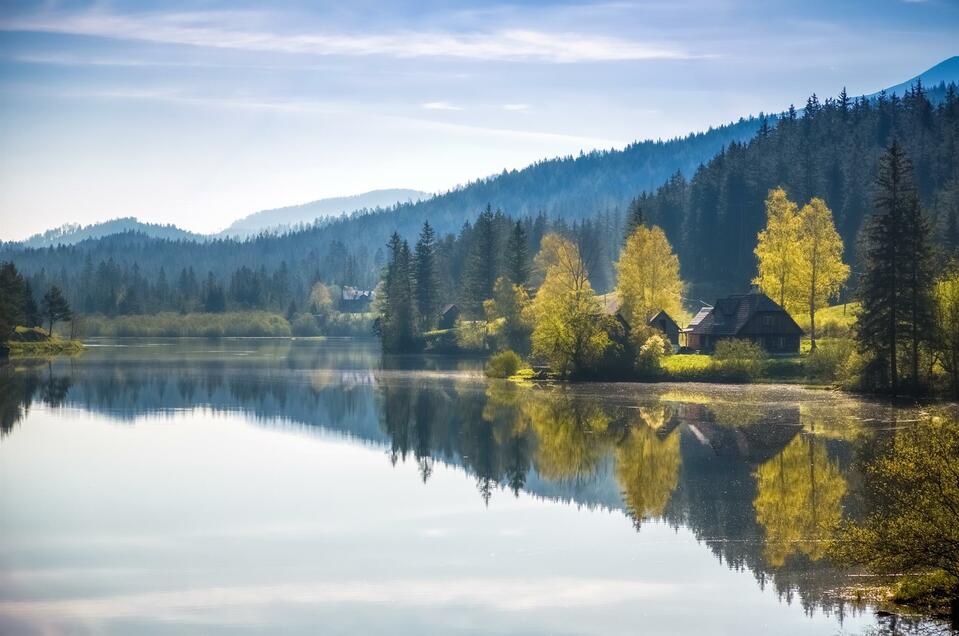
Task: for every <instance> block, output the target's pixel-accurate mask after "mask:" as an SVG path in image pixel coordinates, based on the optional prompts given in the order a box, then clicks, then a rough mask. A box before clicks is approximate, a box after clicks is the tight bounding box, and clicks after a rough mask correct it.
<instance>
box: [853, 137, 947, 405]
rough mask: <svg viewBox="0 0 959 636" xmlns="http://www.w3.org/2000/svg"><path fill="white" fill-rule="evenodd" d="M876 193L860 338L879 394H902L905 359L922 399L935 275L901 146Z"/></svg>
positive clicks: (889, 157)
mask: <svg viewBox="0 0 959 636" xmlns="http://www.w3.org/2000/svg"><path fill="white" fill-rule="evenodd" d="M876 188H877V194H876V199H875V209H876V212H875V214H874V215H873V216H872V218H871V219H870V220H869V224H868V226H867V228H866V237H865V238H866V246H865V248H864V249H865V254H864V271H863V273H862V276H861V280H860V289H859V296H860V300H861V302H862V311H861V315H860V317H859V322H858V334H857V336H858V340H859V345H860V348H861V349H862V350H863V351H864V352H868V353H870V354H871V355H873V356H874V362H873V369H872V371H873V374H872V375H873V376H874V377H873V382H874V385H875V386H876V387H877V388H881V389H887V390H890V391H892V392H893V393H896V392H898V391H899V388H900V380H901V370H900V368H899V365H898V362H899V358H900V356H902V355H903V354H905V357H906V358H907V359H908V361H909V363H910V372H911V376H912V377H911V386H912V390H913V392H914V393H917V392H918V391H919V380H920V379H919V354H920V352H919V348H920V344H921V342H922V340H923V338H924V337H925V334H926V333H929V331H930V330H931V328H932V324H931V323H932V304H931V298H932V295H931V294H932V285H933V279H934V271H933V268H932V262H933V261H932V253H931V249H932V248H931V245H930V243H929V235H930V230H929V224H928V221H927V220H926V219H925V217H924V216H923V214H922V210H921V208H920V205H919V199H918V195H917V193H916V187H915V183H914V181H913V168H912V164H911V162H910V161H909V159H908V158H907V157H906V155H905V152H904V151H903V149H902V147H901V146H900V145H899V143H898V142H896V141H893V143H892V144H891V145H890V146H889V149H888V150H887V151H886V152H885V153H884V154H883V156H882V157H881V158H880V161H879V175H878V177H877V179H876Z"/></svg>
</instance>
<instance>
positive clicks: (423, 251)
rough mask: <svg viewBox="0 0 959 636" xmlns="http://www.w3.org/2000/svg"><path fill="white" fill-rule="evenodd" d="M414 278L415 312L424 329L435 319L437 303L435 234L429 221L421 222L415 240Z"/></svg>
mask: <svg viewBox="0 0 959 636" xmlns="http://www.w3.org/2000/svg"><path fill="white" fill-rule="evenodd" d="M414 261H415V262H414V270H415V271H414V280H415V283H416V313H417V315H418V316H419V321H420V328H421V329H423V330H424V331H425V330H427V329H429V328H430V327H432V326H433V324H434V322H435V321H436V311H437V306H438V304H439V295H438V283H437V274H436V235H435V233H434V232H433V228H432V227H431V226H430V224H429V221H424V222H423V229H422V231H420V238H419V240H418V241H417V242H416V251H415V259H414Z"/></svg>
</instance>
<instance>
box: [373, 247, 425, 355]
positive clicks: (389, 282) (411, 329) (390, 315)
mask: <svg viewBox="0 0 959 636" xmlns="http://www.w3.org/2000/svg"><path fill="white" fill-rule="evenodd" d="M388 249H389V259H390V260H389V262H388V263H387V266H386V272H385V275H384V278H383V295H384V298H383V301H382V303H383V304H382V310H381V314H380V339H381V341H382V343H383V349H384V350H386V351H410V350H412V349H413V348H414V346H415V344H416V317H415V309H414V306H413V305H414V300H413V284H412V276H411V271H410V265H411V263H410V246H409V243H407V242H406V241H404V240H402V239H401V238H400V235H399V234H397V233H395V232H394V233H393V236H392V237H391V238H390V242H389V244H388Z"/></svg>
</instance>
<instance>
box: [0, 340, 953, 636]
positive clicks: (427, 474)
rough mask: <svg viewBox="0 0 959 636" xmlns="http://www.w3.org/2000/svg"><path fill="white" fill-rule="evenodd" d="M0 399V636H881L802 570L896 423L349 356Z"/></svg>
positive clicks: (448, 362)
mask: <svg viewBox="0 0 959 636" xmlns="http://www.w3.org/2000/svg"><path fill="white" fill-rule="evenodd" d="M0 382H2V384H0V426H2V438H0V480H2V484H3V486H2V490H0V632H2V633H11V634H20V633H23V634H30V633H38V634H40V633H44V634H47V633H71V634H72V633H137V634H164V633H181V632H190V633H203V634H214V633H236V632H240V633H244V632H261V633H262V632H267V633H311V634H312V633H324V634H335V633H364V634H370V633H388V634H411V633H415V634H422V633H456V634H635V633H645V634H706V633H709V634H744V633H762V634H765V633H775V634H777V636H782V635H786V634H845V633H849V634H859V633H872V632H880V633H881V632H884V631H886V630H888V629H892V625H891V624H890V620H892V619H890V618H884V617H879V616H877V615H876V613H875V609H874V608H872V607H870V606H869V605H867V604H863V603H851V602H848V601H843V600H842V598H843V596H842V595H841V594H839V593H838V590H840V589H842V588H843V587H844V586H848V585H850V583H851V582H854V581H855V580H857V578H856V577H854V576H850V574H855V573H849V572H845V571H840V570H838V569H836V568H835V567H834V566H831V565H830V564H829V563H828V562H827V560H826V559H824V558H823V557H824V554H823V553H824V542H825V540H826V539H828V529H829V527H831V525H832V524H833V523H835V522H836V521H838V520H839V519H840V518H842V517H843V516H848V515H856V514H857V506H859V505H860V503H859V502H860V499H859V498H858V497H857V496H856V492H857V488H858V485H859V484H861V482H862V479H863V474H862V469H861V458H862V457H864V456H868V454H869V452H870V449H871V448H873V446H874V445H875V444H877V443H879V440H882V439H883V438H884V436H886V437H888V436H889V435H891V434H894V431H895V429H896V427H898V426H908V423H909V421H911V420H914V419H915V418H916V417H918V416H920V415H921V414H920V413H918V412H913V411H910V410H908V409H896V408H893V407H891V406H888V405H881V404H873V403H869V402H864V401H861V400H858V399H855V398H852V397H849V396H845V395H841V394H834V393H831V392H825V391H810V390H803V389H800V388H792V387H782V386H756V387H732V386H727V387H717V386H710V385H689V384H685V385H679V384H676V385H668V384H663V385H635V384H633V385H630V384H584V385H574V386H568V387H552V388H550V387H543V386H529V387H526V386H518V385H515V384H512V383H509V382H505V381H489V380H486V379H485V378H484V377H483V374H482V362H481V361H478V360H469V359H467V360H459V359H454V358H444V357H434V358H429V357H417V356H412V357H383V356H381V355H380V353H379V348H378V345H377V344H376V343H373V342H366V341H349V340H343V341H336V340H329V341H310V340H299V341H290V340H270V339H263V340H256V339H236V340H220V341H206V340H152V341H150V340H123V341H109V340H101V341H96V342H94V343H93V345H92V346H90V347H89V348H88V349H87V352H86V353H85V354H84V355H83V356H82V357H79V358H76V359H58V360H56V361H54V362H52V363H50V364H47V363H29V362H24V361H18V362H16V363H14V364H8V365H6V366H5V367H4V368H3V369H2V371H0ZM905 627H906V628H907V629H912V628H915V629H920V630H923V631H924V632H925V630H932V631H941V630H944V629H945V628H944V627H942V626H941V625H939V624H936V623H932V622H922V621H918V622H916V623H910V624H907V625H906V626H905Z"/></svg>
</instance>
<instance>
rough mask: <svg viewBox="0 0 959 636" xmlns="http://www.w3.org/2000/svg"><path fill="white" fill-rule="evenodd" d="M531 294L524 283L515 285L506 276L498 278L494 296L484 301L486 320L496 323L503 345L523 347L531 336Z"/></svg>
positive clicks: (516, 347) (515, 347)
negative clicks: (529, 314)
mask: <svg viewBox="0 0 959 636" xmlns="http://www.w3.org/2000/svg"><path fill="white" fill-rule="evenodd" d="M529 303H530V300H529V294H528V293H527V291H526V288H525V287H523V286H522V285H514V284H513V283H512V282H511V281H510V280H509V279H508V278H506V277H505V276H500V277H499V278H497V279H496V284H495V285H494V286H493V297H492V298H490V299H489V300H487V301H485V302H484V303H483V308H484V310H485V311H486V320H487V321H488V322H490V323H492V324H493V325H495V329H496V333H497V335H498V336H500V338H501V340H502V342H501V345H503V346H507V347H511V348H513V349H522V348H523V343H524V342H525V341H526V340H527V338H528V337H529V332H530V328H531V326H530V324H529V318H528V311H527V307H528V306H529Z"/></svg>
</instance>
